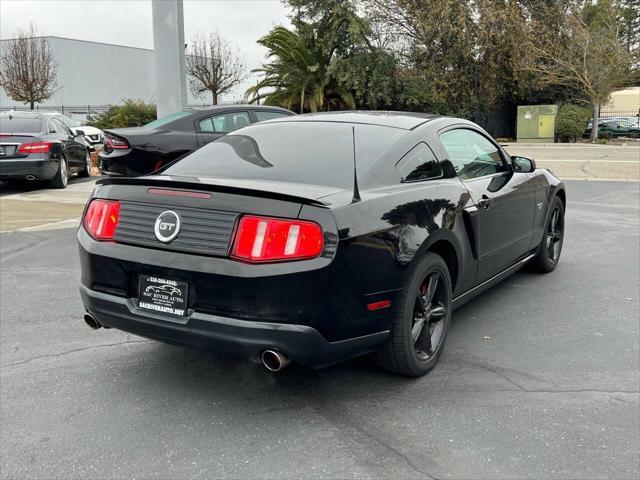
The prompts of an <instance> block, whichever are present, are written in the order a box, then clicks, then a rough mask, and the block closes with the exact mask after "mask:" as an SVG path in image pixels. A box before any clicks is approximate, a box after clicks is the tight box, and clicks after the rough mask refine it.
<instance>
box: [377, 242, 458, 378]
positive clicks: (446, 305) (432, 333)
mask: <svg viewBox="0 0 640 480" xmlns="http://www.w3.org/2000/svg"><path fill="white" fill-rule="evenodd" d="M451 291H452V288H451V276H450V275H449V269H448V268H447V264H446V263H445V262H444V260H443V259H442V257H440V256H439V255H437V254H435V253H431V252H429V253H427V254H426V255H425V256H424V257H423V258H422V259H421V260H420V263H418V264H417V266H416V267H415V268H414V269H413V271H412V272H411V273H410V274H409V279H408V281H407V283H406V285H405V288H404V289H403V290H402V292H401V293H400V294H399V295H398V305H397V310H396V316H395V319H394V321H393V324H392V326H391V333H390V335H389V338H388V339H387V341H386V343H385V344H384V345H383V346H382V347H381V349H380V350H379V351H378V352H377V353H376V360H377V363H378V364H379V365H380V366H381V367H382V368H384V369H386V370H389V371H391V372H395V373H399V374H402V375H407V376H411V377H419V376H422V375H424V374H426V373H427V372H428V371H429V370H431V369H432V368H433V367H434V366H435V365H436V363H437V362H438V359H439V358H440V355H441V354H442V350H443V348H444V343H445V340H446V338H447V333H448V331H449V324H450V323H451V310H452V306H451V298H452V292H451Z"/></svg>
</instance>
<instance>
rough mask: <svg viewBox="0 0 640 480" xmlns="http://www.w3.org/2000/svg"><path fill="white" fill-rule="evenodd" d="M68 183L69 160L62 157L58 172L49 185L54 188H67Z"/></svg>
mask: <svg viewBox="0 0 640 480" xmlns="http://www.w3.org/2000/svg"><path fill="white" fill-rule="evenodd" d="M68 181H69V177H68V174H67V160H66V159H65V158H64V157H60V163H59V164H58V171H57V172H56V175H55V176H54V177H53V178H52V179H51V181H50V182H49V183H50V184H51V186H52V187H53V188H67V182H68Z"/></svg>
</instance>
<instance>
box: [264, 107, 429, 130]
mask: <svg viewBox="0 0 640 480" xmlns="http://www.w3.org/2000/svg"><path fill="white" fill-rule="evenodd" d="M434 118H440V116H439V115H433V114H430V113H414V112H393V111H375V110H372V111H358V110H351V111H341V112H318V113H306V114H303V115H295V116H292V117H287V118H282V119H277V120H271V121H270V123H275V122H336V123H360V124H369V125H380V126H384V127H392V128H400V129H403V130H413V129H414V128H416V127H418V126H420V125H422V124H424V123H426V122H428V121H430V120H433V119H434Z"/></svg>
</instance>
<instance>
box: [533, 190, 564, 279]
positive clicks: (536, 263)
mask: <svg viewBox="0 0 640 480" xmlns="http://www.w3.org/2000/svg"><path fill="white" fill-rule="evenodd" d="M549 212H550V213H549V219H548V220H547V224H546V226H545V231H544V235H543V237H542V241H541V242H540V246H539V247H538V253H537V255H536V258H534V259H533V260H532V262H531V265H532V267H533V268H534V270H536V271H538V272H542V273H548V272H552V271H553V270H555V268H556V266H557V265H558V261H559V260H560V253H561V252H562V242H563V241H564V205H563V204H562V200H560V199H559V198H558V197H555V198H554V199H553V200H552V202H551V206H550V209H549Z"/></svg>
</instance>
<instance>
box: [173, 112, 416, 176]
mask: <svg viewBox="0 0 640 480" xmlns="http://www.w3.org/2000/svg"><path fill="white" fill-rule="evenodd" d="M352 127H353V125H352V124H347V123H334V122H277V123H268V124H256V125H253V126H250V127H246V128H243V129H242V130H239V131H238V132H237V133H231V134H229V135H226V136H224V137H221V138H219V139H218V140H216V141H214V142H211V143H209V144H207V145H206V146H204V147H202V148H201V149H199V150H196V151H195V152H193V153H192V154H191V155H188V156H187V157H185V158H183V159H182V160H180V161H179V162H177V163H176V164H174V165H172V166H171V167H169V168H168V169H167V170H165V172H164V173H166V174H167V175H178V176H197V177H221V178H236V179H238V178H239V179H248V180H249V179H251V180H271V181H281V182H293V183H306V184H311V185H326V186H330V187H337V188H350V187H352V186H353V137H352ZM405 133H406V131H404V130H401V129H397V128H391V127H383V126H379V125H355V138H356V158H357V166H358V176H359V177H360V176H362V175H364V174H365V173H366V172H367V171H369V170H370V169H371V167H372V166H373V165H374V164H375V163H376V162H377V160H378V159H379V158H380V157H381V156H382V154H383V153H384V152H385V150H386V149H387V148H388V147H389V146H390V145H391V144H392V143H394V142H395V141H396V140H397V139H398V138H400V137H401V136H402V135H403V134H405Z"/></svg>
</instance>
